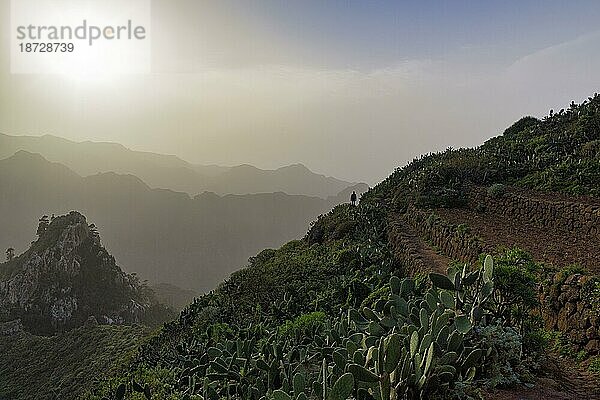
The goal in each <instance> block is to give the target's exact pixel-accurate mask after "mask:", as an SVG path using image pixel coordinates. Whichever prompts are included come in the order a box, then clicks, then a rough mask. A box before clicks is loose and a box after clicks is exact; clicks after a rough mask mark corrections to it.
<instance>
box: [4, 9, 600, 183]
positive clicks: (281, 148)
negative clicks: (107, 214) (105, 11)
mask: <svg viewBox="0 0 600 400" xmlns="http://www.w3.org/2000/svg"><path fill="white" fill-rule="evenodd" d="M9 7H10V2H9V1H7V0H0V18H1V21H0V24H1V25H0V26H2V28H1V35H2V36H1V39H2V40H1V42H0V131H1V132H4V133H8V134H31V135H39V134H44V133H50V134H54V135H58V136H63V137H66V138H70V139H75V140H88V139H89V140H101V141H116V142H119V143H122V144H124V145H126V146H128V147H131V148H134V149H140V150H149V151H155V152H161V153H169V154H176V155H179V156H181V157H182V158H184V159H186V160H188V161H192V162H197V163H205V164H209V163H216V164H223V165H233V164H241V163H250V164H253V165H256V166H258V167H263V168H274V167H278V166H282V165H286V164H292V163H297V162H301V163H304V164H305V165H307V166H308V167H309V168H311V169H313V170H314V171H317V172H320V173H325V174H327V175H334V176H337V177H340V178H345V179H348V180H353V181H358V180H362V181H367V182H368V183H375V182H377V181H378V180H380V179H381V178H383V177H385V176H387V175H388V174H389V172H390V171H392V170H393V168H394V167H396V166H399V165H402V164H404V163H405V162H406V161H408V160H410V159H412V158H413V157H414V156H417V155H418V154H420V153H423V152H428V151H431V150H441V149H444V148H446V147H448V146H453V147H460V146H472V145H477V144H479V143H481V142H483V141H484V140H485V139H487V138H489V137H491V136H495V135H497V134H499V133H501V132H502V131H503V129H504V128H506V127H507V126H508V125H510V124H511V123H512V122H514V121H515V120H516V119H518V118H519V117H521V116H522V115H525V114H531V115H535V116H542V115H544V114H546V113H547V112H548V110H549V109H550V108H555V109H560V108H562V107H564V106H567V105H568V104H569V103H570V101H571V100H575V101H578V102H579V101H581V100H583V99H585V98H586V97H587V96H588V95H591V94H593V93H594V92H595V91H600V90H599V89H600V73H598V71H600V24H599V23H598V21H600V2H598V1H597V0H596V1H584V0H577V1H550V0H544V1H522V0H521V1H497V2H492V1H414V2H406V1H390V2H384V1H366V0H365V1H361V2H358V1H331V0H328V1H306V0H302V1H294V2H292V1H249V0H243V1H242V0H240V1H224V0H219V1H216V0H215V1H210V2H208V1H192V0H188V1H174V0H164V1H154V2H153V3H152V26H151V33H152V35H151V37H152V59H153V64H152V71H153V73H152V74H149V75H112V76H111V75H107V76H85V74H81V75H75V76H61V75H11V74H10V60H9V54H8V48H9V44H8V35H9V24H8V18H9V15H10V13H9ZM82 72H83V71H82Z"/></svg>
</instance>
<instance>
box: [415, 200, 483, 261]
mask: <svg viewBox="0 0 600 400" xmlns="http://www.w3.org/2000/svg"><path fill="white" fill-rule="evenodd" d="M404 217H405V219H406V221H407V222H408V224H409V225H410V226H411V227H412V228H413V229H414V230H415V231H417V232H418V233H419V234H420V235H421V237H422V238H425V239H426V240H428V241H429V242H430V243H432V244H433V245H434V246H436V247H438V248H439V249H440V250H442V251H443V252H444V254H446V255H447V256H448V257H450V258H452V259H455V260H460V261H463V262H476V261H477V260H478V259H479V255H480V254H481V253H483V252H484V243H483V241H482V240H481V239H480V238H479V237H477V236H475V235H473V234H471V233H470V232H469V228H468V227H467V226H466V225H465V226H462V227H461V226H460V225H455V224H451V223H449V222H447V221H445V220H443V219H441V218H440V217H438V216H436V215H435V213H432V212H431V211H425V210H421V209H418V208H416V207H412V206H410V207H408V209H407V212H406V213H405V214H404ZM461 228H462V229H461Z"/></svg>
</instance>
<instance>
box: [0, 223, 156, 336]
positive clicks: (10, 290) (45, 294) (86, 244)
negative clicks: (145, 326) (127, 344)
mask: <svg viewBox="0 0 600 400" xmlns="http://www.w3.org/2000/svg"><path fill="white" fill-rule="evenodd" d="M1 268H5V269H8V270H9V272H4V274H3V275H0V276H2V278H1V279H0V310H2V311H0V318H1V319H2V320H5V321H6V320H11V319H15V318H20V319H21V320H22V321H23V324H24V325H25V327H26V328H27V330H29V331H32V332H35V333H54V332H58V331H62V330H65V329H70V328H73V327H76V326H80V325H82V324H83V323H84V322H85V321H86V320H87V319H88V317H89V316H95V317H96V318H97V320H99V321H102V322H104V323H128V322H141V321H142V320H143V319H144V316H145V314H146V311H147V310H148V309H149V308H150V306H151V303H152V297H151V292H149V291H148V290H146V289H144V288H143V287H142V286H141V285H140V283H139V282H138V280H137V278H135V277H133V276H131V275H128V274H126V273H124V272H123V271H121V269H120V268H119V267H118V266H117V265H116V263H115V259H114V258H113V257H112V256H111V255H110V254H109V253H108V252H107V251H106V249H105V248H104V247H102V245H101V243H100V236H99V235H98V233H97V231H96V230H95V228H94V227H93V226H90V225H88V223H87V221H86V219H85V217H84V216H83V215H81V214H79V213H77V212H71V213H69V214H68V215H65V216H61V217H58V218H55V219H54V220H52V222H51V223H50V224H49V226H48V227H47V228H46V229H45V232H43V233H42V234H41V235H40V236H39V238H38V240H37V241H35V242H33V243H32V246H31V248H30V249H29V250H27V251H26V252H25V253H23V254H22V255H20V256H19V257H17V258H16V259H14V260H12V261H11V262H10V263H5V264H3V265H0V269H1Z"/></svg>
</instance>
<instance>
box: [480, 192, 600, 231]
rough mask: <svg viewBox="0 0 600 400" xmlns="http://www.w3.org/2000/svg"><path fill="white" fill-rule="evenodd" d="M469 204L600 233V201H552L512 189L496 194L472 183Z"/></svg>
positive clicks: (524, 219)
mask: <svg viewBox="0 0 600 400" xmlns="http://www.w3.org/2000/svg"><path fill="white" fill-rule="evenodd" d="M469 206H470V207H471V208H472V209H474V210H479V209H481V208H482V207H483V208H484V209H485V211H486V212H491V213H494V214H499V215H505V216H510V217H511V218H514V219H515V220H517V221H519V222H521V223H523V224H534V225H536V226H538V227H542V228H552V229H556V230H561V231H566V232H569V233H571V234H577V235H593V236H597V237H600V205H590V204H584V203H575V202H569V201H563V200H556V201H551V200H546V199H540V198H532V197H528V196H526V195H523V194H520V193H516V192H510V191H507V192H506V193H504V194H503V195H502V196H499V197H493V196H490V195H488V193H487V189H486V188H482V187H477V186H472V187H470V188H469Z"/></svg>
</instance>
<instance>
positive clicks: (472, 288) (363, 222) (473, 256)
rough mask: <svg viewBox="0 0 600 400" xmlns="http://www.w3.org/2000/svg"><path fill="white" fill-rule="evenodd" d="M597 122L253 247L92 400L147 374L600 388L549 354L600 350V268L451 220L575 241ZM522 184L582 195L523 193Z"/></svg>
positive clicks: (523, 140)
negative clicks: (599, 271)
mask: <svg viewBox="0 0 600 400" xmlns="http://www.w3.org/2000/svg"><path fill="white" fill-rule="evenodd" d="M599 128H600V97H599V96H595V97H594V98H592V99H590V100H589V101H586V102H585V103H584V104H582V105H579V106H577V105H572V106H571V107H570V108H569V110H567V111H562V110H561V112H559V113H557V114H553V115H551V116H550V117H548V118H545V119H544V120H542V121H540V120H536V119H533V118H525V119H523V120H521V121H519V122H518V123H516V124H515V125H514V126H512V127H511V128H509V129H508V130H507V131H506V132H505V133H504V135H503V136H500V137H497V138H494V139H491V140H490V141H488V142H486V143H485V144H484V145H482V146H481V147H479V148H476V149H462V150H448V151H446V152H444V153H440V154H432V155H429V156H425V157H422V158H420V159H418V160H415V161H413V162H412V163H410V164H409V165H407V166H406V167H403V168H400V169H398V170H397V171H396V172H395V173H394V174H392V175H391V176H390V177H389V178H388V179H386V180H385V181H384V182H382V183H381V184H380V185H378V186H377V187H375V188H374V189H372V190H371V191H369V192H368V193H367V194H365V195H364V196H363V197H362V198H361V201H360V204H359V205H358V206H357V207H351V206H347V205H344V206H338V207H336V208H334V209H333V210H332V211H331V212H330V213H329V214H327V215H324V216H322V217H320V218H319V219H318V220H317V221H316V222H315V223H314V224H313V225H312V226H311V229H310V230H309V232H308V233H307V235H306V236H305V237H304V238H303V239H301V240H297V241H292V242H290V243H288V244H286V245H284V246H283V247H281V248H280V249H278V250H265V251H263V252H261V253H259V254H258V255H257V256H256V257H253V258H251V259H250V262H249V264H248V266H247V267H246V268H244V269H242V270H240V271H239V272H236V273H235V274H233V275H232V276H231V277H230V278H229V279H228V280H226V281H225V282H224V283H222V284H221V285H220V286H219V287H218V288H217V289H216V290H215V291H214V292H211V293H209V294H207V295H205V296H202V297H200V298H198V299H196V300H195V301H194V303H193V304H191V305H190V306H189V307H188V308H186V309H185V310H183V311H182V313H181V314H180V317H179V319H178V320H177V321H173V322H171V323H169V324H167V325H165V327H164V328H163V329H162V330H161V332H160V333H159V334H158V335H156V336H155V337H154V338H153V339H151V340H150V341H149V342H148V343H146V344H145V345H144V346H142V347H141V348H140V350H139V353H138V355H137V357H136V360H135V361H134V362H133V363H132V364H131V366H130V370H129V372H128V373H125V374H123V375H121V376H115V377H113V379H111V380H109V381H105V383H103V384H102V385H99V386H98V387H97V389H96V390H95V391H93V393H90V394H89V395H88V398H94V399H96V398H99V397H100V396H102V395H105V394H108V395H112V394H114V392H115V388H118V389H116V390H117V391H121V390H122V391H123V392H125V397H127V398H130V397H131V398H135V397H133V396H135V391H136V390H135V389H136V387H138V386H136V385H138V384H140V383H141V384H148V385H150V386H151V389H152V393H153V395H154V396H156V398H167V397H168V396H174V398H178V397H182V398H193V396H197V398H204V399H219V398H236V399H237V398H239V399H260V398H263V397H262V396H265V397H266V398H274V399H306V398H329V399H336V400H337V399H340V400H342V399H347V398H352V399H400V398H408V399H425V398H465V397H466V396H471V398H481V397H485V398H501V399H518V398H524V397H526V396H530V395H531V394H532V393H535V395H536V396H538V397H539V396H541V397H540V398H546V399H565V398H589V399H594V398H600V393H599V392H598V385H597V383H595V382H594V381H593V380H594V379H595V378H593V377H592V376H591V375H590V374H580V375H577V374H579V372H578V371H580V370H579V369H578V368H568V367H567V366H566V365H568V364H563V363H564V361H562V360H560V359H556V358H554V357H555V356H554V355H552V354H550V353H549V350H552V349H553V351H554V352H556V354H558V355H565V354H571V355H572V354H578V355H579V356H578V357H579V359H580V360H581V359H586V358H588V357H590V356H593V355H594V354H597V352H598V351H599V349H598V348H597V347H595V346H596V345H597V344H598V343H600V340H598V338H597V335H599V332H600V325H599V323H600V319H599V318H598V315H600V309H598V305H599V304H600V283H599V279H598V277H597V276H593V275H588V276H584V275H582V272H583V270H582V268H580V267H570V268H567V269H562V268H563V267H566V266H565V265H547V264H544V263H543V262H544V261H547V260H545V259H544V257H543V256H541V257H537V259H534V257H532V256H530V255H529V254H528V253H527V252H526V251H525V250H528V249H525V250H521V249H501V250H496V249H495V248H493V249H492V248H491V247H488V246H493V245H494V243H487V244H486V243H485V240H484V239H482V238H481V237H479V236H478V235H476V234H474V233H473V232H472V231H471V229H470V227H469V226H468V225H466V224H457V223H452V222H449V221H448V220H446V219H445V218H447V217H448V215H446V216H441V217H440V216H439V215H438V214H437V213H436V210H437V211H439V210H450V209H454V210H456V213H455V214H456V215H460V214H459V211H465V210H466V211H468V212H475V213H483V214H485V213H488V212H489V213H493V214H495V215H496V218H504V219H507V220H514V222H513V223H514V224H515V225H520V226H522V227H524V231H526V230H527V227H532V228H533V227H535V226H546V229H547V230H550V229H554V228H555V227H557V226H558V225H564V226H562V229H563V233H564V239H563V241H567V240H568V241H569V242H570V243H571V244H570V245H571V246H577V243H578V242H579V240H580V239H585V237H584V232H587V234H591V233H594V232H597V228H598V226H599V225H598V220H597V219H596V218H597V217H598V214H597V208H596V205H597V198H598V197H597V196H598V195H599V193H600V191H599V189H600V186H599V185H600V179H598V177H599V175H598V174H599V173H600V159H599V157H600V155H599V152H598V151H597V149H598V143H600V142H599V134H600V129H599ZM506 185H510V186H511V187H512V186H515V187H526V188H529V190H534V191H536V192H535V193H536V197H538V196H542V197H543V196H548V191H549V190H553V191H558V192H560V193H562V195H559V196H567V197H566V198H565V199H567V200H568V201H570V202H571V203H573V204H572V205H568V206H565V205H563V204H560V205H559V206H560V207H558V208H552V207H553V206H552V205H543V204H541V203H535V202H533V201H532V200H533V197H531V198H526V199H525V200H524V201H523V204H521V203H519V201H517V200H516V199H515V198H513V197H512V196H511V195H510V194H507V192H510V191H511V190H512V189H508V190H507V187H506ZM478 188H484V192H485V197H484V198H485V199H488V198H489V199H493V201H492V200H489V199H488V200H484V198H483V197H481V196H480V195H477V193H480V189H478ZM541 191H543V192H541ZM580 196H585V197H580ZM578 206H582V207H581V208H578ZM514 207H516V209H519V210H521V207H531V208H530V209H528V208H525V209H523V210H522V211H519V212H518V213H516V212H514V209H515V208H514ZM548 207H549V208H548ZM502 213H504V214H502ZM450 214H451V212H450ZM457 218H458V217H457ZM565 220H566V221H569V222H567V223H566V225H565V224H564V223H563V221H565ZM581 221H584V223H582V222H581ZM455 222H460V221H457V220H455ZM532 232H535V231H532ZM568 235H571V237H569V236H568ZM532 240H534V239H533V238H532ZM555 244H556V242H552V243H548V246H553V245H555ZM540 246H543V243H542V244H540ZM488 251H493V252H494V255H493V257H490V256H488V257H486V258H485V261H483V258H482V257H481V254H480V253H481V252H488ZM456 261H458V263H457V262H456ZM463 262H467V263H466V264H463ZM446 263H449V264H450V265H449V268H448V269H447V271H446V272H444V273H443V274H440V273H439V271H443V270H444V268H445V267H446V265H445V264H446ZM463 265H464V267H463ZM590 269H593V268H590ZM429 271H434V272H433V273H431V274H429V276H427V275H426V274H427V273H428V272H429ZM573 329H574V330H573ZM551 360H558V361H553V362H554V363H557V364H555V365H558V367H556V366H555V367H550V364H552V363H551V362H550V361H551ZM588 363H589V365H590V367H589V368H590V371H593V370H595V369H596V370H597V369H598V368H597V365H598V364H600V361H599V360H598V359H597V358H595V359H594V358H590V359H589V361H588ZM585 365H587V364H583V366H585ZM165 370H167V371H170V373H171V374H172V375H169V374H168V373H165V372H164V371H165ZM159 373H160V374H162V376H168V377H164V378H162V379H159V380H158V382H157V379H156V376H157V374H159ZM575 375H577V376H575ZM132 378H133V379H134V380H135V384H132V383H131V382H132ZM557 382H565V383H566V384H564V385H561V384H559V383H557ZM119 385H120V386H119ZM498 388H508V389H503V390H502V391H498ZM186 396H187V397H186Z"/></svg>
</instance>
